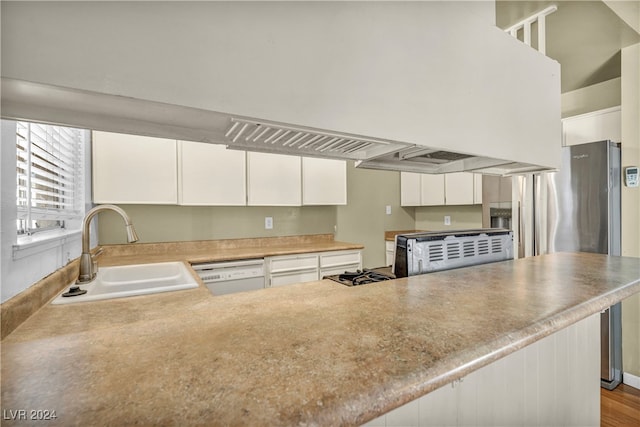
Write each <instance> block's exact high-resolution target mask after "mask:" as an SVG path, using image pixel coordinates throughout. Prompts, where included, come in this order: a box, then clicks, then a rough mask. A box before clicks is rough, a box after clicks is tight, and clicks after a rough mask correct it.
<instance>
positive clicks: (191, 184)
mask: <svg viewBox="0 0 640 427" xmlns="http://www.w3.org/2000/svg"><path fill="white" fill-rule="evenodd" d="M178 184H179V187H178V188H179V192H178V203H179V204H181V205H209V206H213V205H220V206H242V205H246V204H247V195H246V194H247V193H246V188H247V186H246V153H245V152H244V151H236V150H227V149H226V148H225V146H224V145H217V144H205V143H200V142H188V141H178Z"/></svg>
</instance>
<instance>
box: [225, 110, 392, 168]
mask: <svg viewBox="0 0 640 427" xmlns="http://www.w3.org/2000/svg"><path fill="white" fill-rule="evenodd" d="M225 138H226V139H227V143H228V145H229V147H231V148H233V147H240V148H242V147H247V148H252V149H256V150H258V151H267V152H286V153H293V154H298V155H304V154H309V155H316V156H322V157H340V158H345V157H348V158H353V159H359V158H366V157H367V156H368V155H370V154H372V151H373V154H376V155H377V154H379V153H380V152H383V153H384V152H390V151H393V150H395V149H397V148H398V147H402V146H404V144H402V145H401V144H399V143H392V142H389V141H384V140H378V139H373V138H364V137H358V136H354V135H346V134H339V133H332V132H325V131H320V130H316V129H309V128H302V127H295V126H289V125H282V124H276V123H271V122H259V121H255V120H245V119H236V118H232V119H231V125H230V126H229V128H228V129H227V131H226V133H225Z"/></svg>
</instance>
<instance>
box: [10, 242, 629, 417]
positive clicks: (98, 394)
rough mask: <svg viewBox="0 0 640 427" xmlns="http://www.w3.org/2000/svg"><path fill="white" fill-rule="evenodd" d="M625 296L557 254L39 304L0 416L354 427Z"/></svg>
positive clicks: (597, 260) (610, 274)
mask: <svg viewBox="0 0 640 427" xmlns="http://www.w3.org/2000/svg"><path fill="white" fill-rule="evenodd" d="M639 291H640V259H638V258H620V257H608V256H605V255H597V254H566V253H559V254H552V255H544V256H539V257H532V258H525V259H522V260H516V261H505V262H499V263H494V264H485V265H479V266H474V267H469V268H464V269H458V270H450V271H443V272H438V273H432V274H427V275H422V276H414V277H410V278H404V279H397V280H392V281H387V282H380V283H374V284H368V285H364V286H359V287H346V286H342V285H340V284H337V283H334V282H332V281H329V280H322V281H317V282H311V283H304V284H297V285H291V286H284V287H278V288H270V289H264V290H259V291H254V292H247V293H240V294H231V295H223V296H218V297H213V296H211V295H210V294H208V291H207V290H206V289H205V288H203V287H200V288H198V289H194V290H187V291H180V292H174V293H167V294H158V295H152V296H141V297H132V298H125V299H119V300H111V301H99V302H90V303H80V304H70V305H66V306H51V305H47V306H45V307H43V308H42V309H41V310H40V311H38V312H37V313H36V314H35V315H33V316H32V317H31V318H30V319H29V320H27V321H26V322H25V323H23V324H22V325H21V326H20V327H18V329H16V330H15V331H14V332H13V333H12V334H10V335H9V336H8V337H7V338H6V339H5V340H3V341H2V409H3V410H18V409H25V410H27V411H28V410H31V409H34V410H38V409H41V410H55V411H56V416H57V419H56V420H55V422H53V423H52V424H58V425H65V426H66V425H128V424H138V425H152V424H153V425H193V424H198V425H354V424H359V423H363V422H365V421H367V420H370V419H373V418H375V417H377V416H379V415H381V414H383V413H385V412H387V411H389V410H391V409H393V408H395V407H398V406H400V405H402V404H404V403H406V402H409V401H411V400H413V399H416V398H418V397H420V396H422V395H424V394H426V393H428V392H429V391H432V390H434V389H436V388H438V387H440V386H442V385H443V384H446V383H448V382H451V381H453V380H455V379H458V378H460V377H462V376H464V375H466V374H468V373H469V372H471V371H473V370H476V369H478V368H480V367H482V366H484V365H486V364H489V363H491V362H492V361H494V360H496V359H498V358H500V357H502V356H505V355H507V354H509V353H511V352H513V351H515V350H517V349H519V348H522V347H524V346H526V345H527V344H530V343H532V342H534V341H536V340H538V339H540V338H542V337H544V336H546V335H548V334H550V333H552V332H555V331H557V330H560V329H563V328H565V327H567V326H568V325H570V324H572V323H574V322H576V321H578V320H580V319H582V318H585V317H587V316H589V315H590V314H593V313H597V312H598V311H600V310H602V309H604V308H606V307H608V306H610V305H612V304H613V303H615V302H617V301H620V300H622V299H624V298H626V297H627V296H629V295H632V294H634V293H636V292H639ZM5 423H6V424H7V425H10V424H13V422H11V421H5ZM15 423H16V424H19V421H15Z"/></svg>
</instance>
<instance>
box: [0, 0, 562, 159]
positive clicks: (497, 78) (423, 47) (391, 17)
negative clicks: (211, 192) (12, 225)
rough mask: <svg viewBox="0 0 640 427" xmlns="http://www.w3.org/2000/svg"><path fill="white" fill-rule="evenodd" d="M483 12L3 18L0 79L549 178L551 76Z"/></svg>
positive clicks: (83, 5)
mask: <svg viewBox="0 0 640 427" xmlns="http://www.w3.org/2000/svg"><path fill="white" fill-rule="evenodd" d="M490 5H491V4H490V3H482V4H481V5H480V6H482V7H480V6H477V5H474V3H466V2H444V1H441V2H273V3H267V2H115V3H114V2H60V3H58V2H2V15H3V25H2V39H3V46H2V48H3V52H2V55H3V64H2V76H3V77H9V78H14V79H21V80H27V81H32V82H37V83H46V84H49V85H57V86H63V87H68V88H77V89H84V90H88V91H93V92H99V93H106V94H112V95H122V96H126V97H132V98H136V99H141V100H150V101H157V102H163V103H168V104H174V105H182V106H187V107H195V108H201V109H205V110H210V111H220V112H225V113H231V114H239V115H244V116H249V117H256V118H262V119H267V120H274V121H280V122H285V123H293V124H296V125H302V126H310V127H315V128H320V129H329V130H334V131H340V132H348V133H353V134H358V135H366V136H374V137H378V138H383V139H390V140H396V141H401V142H409V143H418V144H423V145H425V144H426V145H430V146H433V147H436V148H442V149H447V150H453V151H460V152H467V153H475V154H479V155H482V156H489V157H494V158H505V159H512V160H516V161H521V162H526V163H536V164H542V165H547V166H551V167H555V166H557V165H559V159H560V156H559V151H560V144H559V142H560V141H559V138H560V136H559V135H560V123H559V121H558V120H557V119H558V118H559V116H560V111H559V107H560V105H559V94H560V75H559V74H560V67H559V64H558V63H557V62H555V61H553V60H551V59H549V58H546V57H544V56H542V55H540V54H539V53H538V52H537V51H535V50H533V49H530V48H528V47H526V46H524V45H523V44H522V43H521V42H519V41H518V40H516V39H514V38H513V37H510V36H509V35H507V34H505V33H504V32H503V31H502V30H500V29H498V28H497V27H495V26H493V25H491V24H490V22H488V21H489V16H490V14H489V13H487V11H488V10H489V7H490ZM34 27H35V28H38V31H25V29H26V28H34ZM488 99H490V100H491V102H487V100H488ZM522 99H527V100H528V102H526V103H522V102H521V100H522ZM514 104H520V106H521V108H513V105H514ZM532 117H535V118H536V120H532V119H531V118H532ZM460 123H465V126H460ZM452 129H455V132H452ZM514 140H517V141H518V142H519V143H518V144H514V143H513V141H514ZM541 141H548V144H547V145H546V146H543V147H541V146H540V142H541ZM532 146H537V147H539V149H537V150H523V149H522V148H523V147H532Z"/></svg>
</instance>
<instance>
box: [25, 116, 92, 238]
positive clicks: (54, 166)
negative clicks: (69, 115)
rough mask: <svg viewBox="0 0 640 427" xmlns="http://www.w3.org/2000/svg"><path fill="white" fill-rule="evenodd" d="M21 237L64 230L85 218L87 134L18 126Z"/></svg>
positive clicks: (33, 124)
mask: <svg viewBox="0 0 640 427" xmlns="http://www.w3.org/2000/svg"><path fill="white" fill-rule="evenodd" d="M16 136H17V138H16V149H17V156H16V157H17V163H16V168H17V211H18V221H17V223H18V224H17V227H18V234H32V233H35V232H37V231H42V230H50V229H54V228H64V226H65V221H67V220H70V219H78V218H80V219H81V218H82V209H81V208H82V205H83V203H84V201H83V197H82V196H83V177H84V170H83V169H84V161H83V159H84V145H85V141H84V132H83V131H82V130H80V129H74V128H68V127H62V126H52V125H47V124H40V123H28V122H17V123H16Z"/></svg>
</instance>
